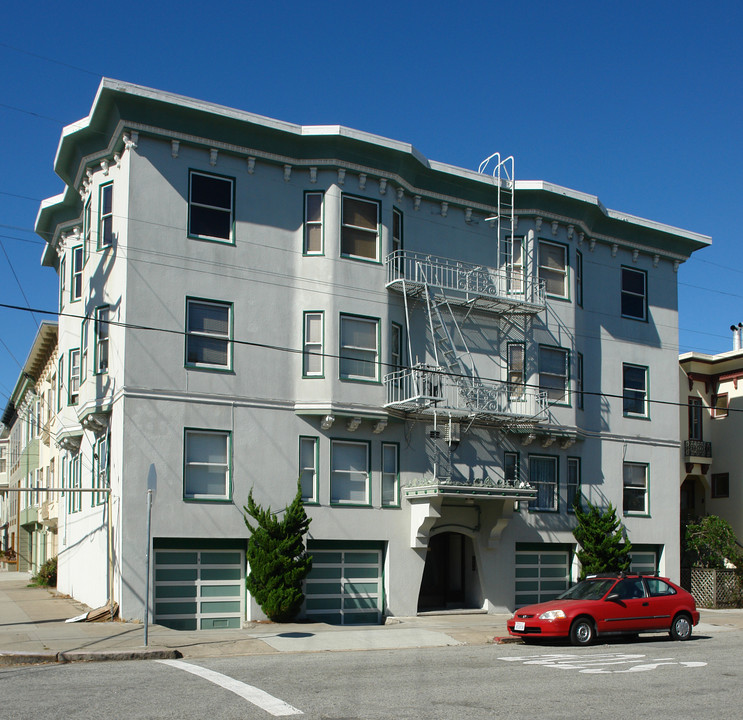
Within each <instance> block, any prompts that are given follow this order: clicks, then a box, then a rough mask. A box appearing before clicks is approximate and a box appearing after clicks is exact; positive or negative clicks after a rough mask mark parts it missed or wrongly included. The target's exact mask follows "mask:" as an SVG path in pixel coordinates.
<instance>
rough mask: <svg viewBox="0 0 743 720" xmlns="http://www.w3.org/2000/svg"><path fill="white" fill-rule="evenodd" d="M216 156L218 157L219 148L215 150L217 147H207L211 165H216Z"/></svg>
mask: <svg viewBox="0 0 743 720" xmlns="http://www.w3.org/2000/svg"><path fill="white" fill-rule="evenodd" d="M218 158H219V150H217V148H210V149H209V164H210V165H211V166H212V167H216V165H217V159H218Z"/></svg>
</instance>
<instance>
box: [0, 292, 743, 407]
mask: <svg viewBox="0 0 743 720" xmlns="http://www.w3.org/2000/svg"><path fill="white" fill-rule="evenodd" d="M0 308H5V309H7V310H18V311H20V312H36V313H38V314H40V315H42V314H43V315H52V316H55V317H68V318H73V319H76V320H79V321H80V322H84V321H94V322H95V321H96V320H95V316H93V315H75V314H72V313H58V312H54V311H51V310H40V309H38V308H35V309H33V310H31V309H30V308H24V307H21V306H19V305H10V304H7V303H0ZM105 324H106V325H109V326H110V325H113V326H115V327H121V328H126V329H129V330H143V331H147V332H158V333H166V334H168V335H177V336H179V337H183V338H185V337H188V336H189V333H188V332H187V331H186V330H178V329H174V328H163V327H156V326H154V325H141V324H135V323H128V322H121V321H118V320H107V321H105ZM227 342H228V343H230V344H231V345H233V346H234V345H238V346H244V347H252V348H258V349H262V350H272V351H275V352H283V353H289V354H292V355H305V354H307V355H311V356H314V357H321V358H330V359H334V360H352V359H354V358H351V357H347V356H345V355H341V354H339V353H330V352H309V351H306V350H304V349H303V348H294V347H288V346H284V345H274V344H271V343H263V342H257V341H254V340H238V339H236V338H230V339H227ZM376 363H377V364H378V365H379V366H380V367H383V368H388V369H389V368H392V370H398V369H400V368H399V366H398V365H395V364H393V363H390V362H385V361H383V360H377V361H376ZM430 372H432V373H435V374H439V375H442V376H446V377H451V378H463V379H466V380H471V379H472V378H471V377H470V376H469V375H464V374H461V373H452V372H450V371H447V370H433V371H430ZM477 379H478V380H480V381H485V382H492V383H507V381H504V380H502V379H501V378H493V377H488V376H478V378H477ZM520 386H521V387H527V388H535V389H539V388H540V386H539V385H537V384H534V383H520ZM576 394H578V391H576ZM579 394H581V395H586V396H591V397H600V398H607V399H615V400H623V399H624V395H620V394H616V393H607V392H597V391H592V390H585V389H583V390H581V391H579ZM646 401H647V402H648V403H650V404H656V405H671V406H675V407H688V406H689V404H688V403H683V402H678V401H675V400H661V399H658V398H647V399H646ZM728 412H743V408H741V409H740V410H739V409H737V408H728Z"/></svg>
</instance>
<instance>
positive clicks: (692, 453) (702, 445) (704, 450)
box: [684, 440, 712, 458]
mask: <svg viewBox="0 0 743 720" xmlns="http://www.w3.org/2000/svg"><path fill="white" fill-rule="evenodd" d="M684 457H698V458H711V457H712V443H711V442H706V441H704V440H684Z"/></svg>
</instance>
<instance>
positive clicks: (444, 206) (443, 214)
mask: <svg viewBox="0 0 743 720" xmlns="http://www.w3.org/2000/svg"><path fill="white" fill-rule="evenodd" d="M448 214H449V203H448V202H442V203H441V217H446V216H447V215H448Z"/></svg>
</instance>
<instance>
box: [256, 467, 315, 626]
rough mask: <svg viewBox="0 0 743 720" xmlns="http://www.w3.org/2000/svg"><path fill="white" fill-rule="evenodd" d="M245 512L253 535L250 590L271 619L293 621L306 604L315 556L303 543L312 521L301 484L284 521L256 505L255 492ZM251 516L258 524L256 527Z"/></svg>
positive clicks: (285, 514)
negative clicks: (306, 585) (304, 589)
mask: <svg viewBox="0 0 743 720" xmlns="http://www.w3.org/2000/svg"><path fill="white" fill-rule="evenodd" d="M243 509H244V510H245V524H246V525H247V526H248V529H249V530H250V532H251V537H250V541H249V543H248V563H249V564H250V574H249V575H248V579H247V581H246V582H247V588H248V591H249V592H250V594H251V595H252V596H253V597H254V598H255V599H256V601H257V602H258V604H259V605H260V606H261V609H262V610H263V612H264V613H265V614H266V617H268V618H269V619H271V620H274V621H275V622H288V621H290V620H293V619H294V618H295V617H296V615H297V613H298V612H299V610H300V608H301V607H302V602H303V601H304V593H303V592H302V582H303V581H304V579H305V578H306V577H307V574H308V573H309V571H310V569H311V568H312V557H311V556H310V555H308V554H307V551H306V550H305V547H304V541H303V537H304V535H305V534H306V533H307V530H308V529H309V525H310V522H311V521H310V519H309V518H308V517H307V513H305V511H304V505H303V504H302V487H301V483H299V482H298V483H297V494H296V495H295V496H294V500H292V502H291V504H290V505H289V507H287V508H286V510H285V512H284V516H283V518H282V519H279V518H278V513H274V512H271V508H270V507H269V508H266V509H265V510H264V509H263V508H262V507H261V506H260V505H259V504H258V503H256V502H255V500H254V499H253V491H252V490H251V491H250V493H249V495H248V504H247V505H246V506H245V507H244V508H243ZM248 516H249V517H251V518H252V519H253V520H254V521H255V523H256V524H255V527H254V526H253V525H251V524H250V522H249V520H248Z"/></svg>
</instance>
